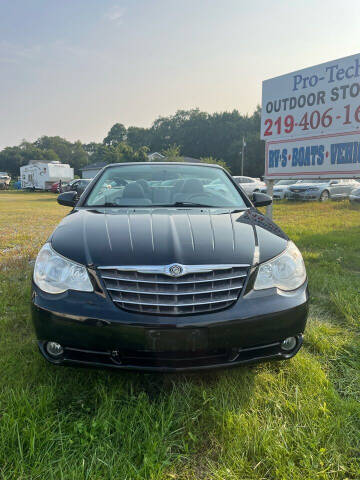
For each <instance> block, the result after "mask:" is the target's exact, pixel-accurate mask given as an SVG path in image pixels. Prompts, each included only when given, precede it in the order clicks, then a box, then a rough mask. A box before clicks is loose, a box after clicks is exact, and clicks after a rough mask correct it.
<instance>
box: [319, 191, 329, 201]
mask: <svg viewBox="0 0 360 480" xmlns="http://www.w3.org/2000/svg"><path fill="white" fill-rule="evenodd" d="M329 198H330V193H329V192H328V191H327V190H324V191H323V192H321V195H320V198H319V200H320V202H327V201H328V200H329Z"/></svg>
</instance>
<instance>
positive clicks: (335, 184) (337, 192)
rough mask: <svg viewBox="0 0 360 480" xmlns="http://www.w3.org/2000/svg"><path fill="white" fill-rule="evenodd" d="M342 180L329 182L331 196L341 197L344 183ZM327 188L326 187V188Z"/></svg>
mask: <svg viewBox="0 0 360 480" xmlns="http://www.w3.org/2000/svg"><path fill="white" fill-rule="evenodd" d="M340 182H341V181H340V180H331V181H330V182H329V190H330V196H331V198H340V197H341V190H342V185H341V183H340ZM324 190H326V189H324Z"/></svg>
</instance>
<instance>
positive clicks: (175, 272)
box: [169, 263, 184, 277]
mask: <svg viewBox="0 0 360 480" xmlns="http://www.w3.org/2000/svg"><path fill="white" fill-rule="evenodd" d="M183 271H184V269H183V267H182V266H181V265H178V264H177V263H174V264H173V265H170V266H169V275H171V276H172V277H179V276H180V275H182V274H183Z"/></svg>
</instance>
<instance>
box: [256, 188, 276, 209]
mask: <svg viewBox="0 0 360 480" xmlns="http://www.w3.org/2000/svg"><path fill="white" fill-rule="evenodd" d="M252 201H253V204H254V207H266V206H267V205H271V204H272V198H271V197H270V195H266V193H260V192H254V193H253V195H252Z"/></svg>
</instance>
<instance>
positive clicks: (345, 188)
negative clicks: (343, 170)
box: [339, 179, 350, 198]
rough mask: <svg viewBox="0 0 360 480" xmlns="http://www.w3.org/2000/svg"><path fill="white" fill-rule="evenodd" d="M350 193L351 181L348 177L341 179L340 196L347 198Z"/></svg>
mask: <svg viewBox="0 0 360 480" xmlns="http://www.w3.org/2000/svg"><path fill="white" fill-rule="evenodd" d="M349 193H350V181H349V180H347V179H344V180H340V183H339V198H346V197H348V195H349Z"/></svg>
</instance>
